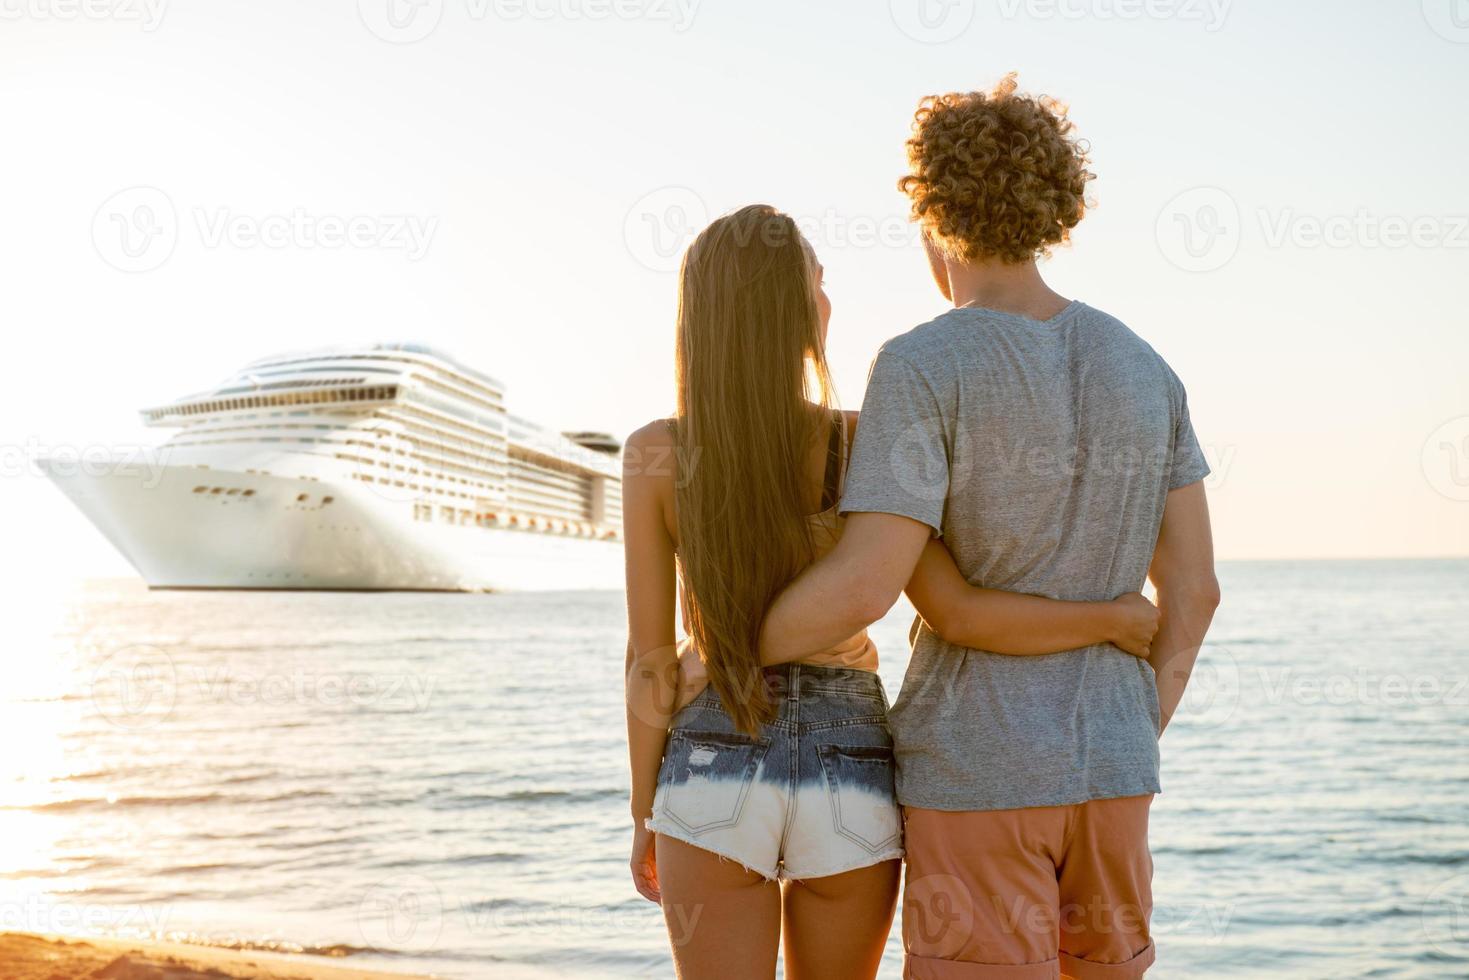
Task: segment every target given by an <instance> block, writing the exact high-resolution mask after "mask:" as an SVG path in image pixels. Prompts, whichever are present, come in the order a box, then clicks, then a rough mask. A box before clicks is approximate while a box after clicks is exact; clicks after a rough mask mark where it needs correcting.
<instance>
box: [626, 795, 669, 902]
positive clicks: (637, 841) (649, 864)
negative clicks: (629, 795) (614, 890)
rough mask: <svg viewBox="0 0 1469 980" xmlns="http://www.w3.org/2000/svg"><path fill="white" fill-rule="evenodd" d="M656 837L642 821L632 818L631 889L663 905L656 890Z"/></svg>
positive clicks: (661, 896)
mask: <svg viewBox="0 0 1469 980" xmlns="http://www.w3.org/2000/svg"><path fill="white" fill-rule="evenodd" d="M657 841H658V835H657V834H655V833H654V832H653V831H651V830H649V829H648V828H647V827H645V826H644V825H643V821H642V820H639V819H637V818H636V817H634V818H633V827H632V860H631V861H630V862H628V863H629V866H630V867H631V868H632V883H633V887H634V888H636V889H637V890H638V894H639V895H641V896H643V897H644V898H646V899H647V900H648V901H650V902H654V903H656V904H659V905H661V904H663V894H662V892H660V891H659V889H658V854H657V847H656V844H657Z"/></svg>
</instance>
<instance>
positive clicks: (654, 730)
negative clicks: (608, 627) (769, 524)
mask: <svg viewBox="0 0 1469 980" xmlns="http://www.w3.org/2000/svg"><path fill="white" fill-rule="evenodd" d="M672 459H673V457H672V443H671V440H670V439H669V436H668V433H667V430H666V427H665V426H664V424H663V423H661V422H655V423H653V424H652V425H649V426H645V427H644V428H643V429H640V430H639V431H638V432H636V433H634V434H633V435H632V437H631V438H629V439H628V443H627V447H626V450H625V451H624V454H623V475H622V509H623V518H622V519H623V549H624V554H625V559H626V564H627V624H628V640H627V661H626V664H625V666H626V679H627V683H626V689H625V694H626V699H627V746H628V759H629V762H630V764H631V768H632V800H631V804H632V820H633V853H632V862H631V866H632V874H633V883H634V884H635V885H636V887H637V889H638V891H639V893H641V894H642V895H643V896H644V897H645V898H648V899H649V900H651V901H654V902H656V901H658V900H659V892H658V877H657V866H656V862H655V860H654V852H653V835H652V834H651V833H650V832H649V831H648V830H647V829H646V828H645V827H644V821H645V820H646V819H647V818H648V817H649V816H651V815H652V813H653V794H654V791H655V789H656V788H657V782H658V768H659V766H660V765H661V763H662V761H663V748H664V743H665V741H666V739H667V735H668V721H669V719H670V718H671V717H672V715H673V710H674V702H675V697H676V688H677V683H678V655H677V647H676V646H675V636H674V604H675V602H676V601H677V578H676V572H675V569H674V543H673V537H672V535H671V534H670V533H669V530H668V528H669V525H670V523H671V521H670V517H671V515H672V503H673V472H672V466H673V463H672Z"/></svg>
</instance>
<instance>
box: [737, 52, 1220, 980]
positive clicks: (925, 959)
mask: <svg viewBox="0 0 1469 980" xmlns="http://www.w3.org/2000/svg"><path fill="white" fill-rule="evenodd" d="M1070 129H1071V125H1070V123H1069V122H1067V121H1066V119H1065V113H1064V109H1060V108H1059V107H1057V106H1056V105H1055V104H1054V103H1051V102H1050V101H1048V100H1044V99H1036V98H1032V97H1029V96H1024V95H1020V94H1017V93H1016V91H1015V82H1014V79H1013V77H1011V78H1007V79H1006V80H1005V81H1004V82H1003V83H1001V85H1000V86H999V87H998V88H997V89H996V90H995V91H994V92H993V93H989V94H980V93H970V94H954V95H946V96H939V97H934V98H929V99H926V100H924V102H923V103H922V105H921V106H920V107H919V110H918V113H917V116H916V119H915V124H914V135H913V137H912V139H911V140H910V141H909V144H908V149H909V161H910V165H911V169H910V174H909V175H908V176H907V177H905V178H904V179H903V181H902V182H901V186H902V188H903V190H904V191H905V192H906V193H907V194H908V195H909V197H910V199H911V200H912V204H913V213H914V216H915V218H916V219H917V220H918V221H919V222H921V224H922V227H923V232H924V239H925V243H926V248H927V251H928V256H929V260H930V264H931V266H932V270H933V274H934V277H935V279H936V281H937V283H938V287H939V289H940V291H942V292H943V294H944V296H945V298H947V299H949V300H950V301H952V303H953V304H954V309H953V310H951V311H949V312H947V313H945V314H944V315H942V316H940V317H938V318H937V319H935V320H933V321H931V322H929V323H926V324H923V325H922V326H919V327H917V328H915V329H913V330H911V331H909V332H908V333H906V334H903V335H902V336H900V337H896V338H894V339H893V340H891V341H889V342H888V343H887V344H885V345H884V346H883V348H882V350H881V352H880V353H879V354H878V357H877V359H876V361H875V362H874V364H873V367H872V373H871V376H870V379H869V382H868V389H867V394H866V400H865V402H864V404H863V409H862V416H861V421H860V424H859V426H858V432H857V437H856V443H855V446H854V454H853V459H852V463H851V470H850V473H849V476H848V480H847V488H848V489H847V491H846V494H845V496H844V498H843V500H842V505H841V509H842V511H843V512H844V513H846V514H848V515H849V517H848V520H847V524H846V528H845V531H844V533H843V535H842V538H841V541H840V543H839V544H838V546H837V547H836V549H835V550H834V551H832V552H831V553H830V554H829V555H828V556H827V557H826V558H824V559H822V560H821V561H819V562H817V563H815V564H814V565H812V566H811V567H810V568H808V569H807V570H806V571H805V572H804V573H803V574H802V575H801V576H799V577H798V578H797V579H796V580H795V581H794V582H792V584H791V585H790V586H789V587H788V588H787V589H786V590H785V591H784V592H783V593H782V594H781V595H780V596H779V598H778V599H777V600H776V602H775V603H774V604H773V605H772V606H771V608H770V610H769V611H768V614H767V617H766V620H765V623H764V627H763V629H762V632H761V658H762V660H763V661H764V662H766V663H780V662H785V661H789V660H795V659H799V658H800V657H802V656H804V655H805V654H807V653H809V652H811V651H813V650H817V649H821V648H824V647H827V646H830V645H831V644H833V643H835V642H837V641H839V640H841V639H842V638H844V637H848V636H851V635H852V634H854V633H855V632H857V631H858V630H860V629H861V628H863V627H865V626H867V625H868V624H870V623H872V622H874V621H876V620H877V619H879V618H881V617H882V616H883V615H884V614H885V613H886V612H887V611H888V609H890V608H891V606H892V604H893V602H894V601H895V600H896V599H897V597H898V594H899V593H900V592H901V591H902V589H903V587H904V585H905V584H906V583H907V581H908V578H909V576H910V575H911V573H912V571H913V569H914V566H915V564H916V562H917V560H918V557H919V554H920V552H921V551H922V549H923V548H924V546H925V544H926V543H927V541H928V539H929V538H930V537H931V536H933V535H941V536H942V538H943V541H944V543H945V544H946V545H947V546H948V548H949V550H950V551H951V552H952V553H953V555H954V558H955V559H956V560H957V561H958V564H959V567H960V569H961V570H962V571H963V572H964V574H965V576H966V577H967V578H968V579H969V581H970V582H972V583H974V584H976V585H983V586H987V587H990V588H1000V589H1006V590H1009V591H1013V592H1024V593H1034V594H1039V595H1046V596H1052V597H1055V598H1062V599H1091V600H1096V599H1108V598H1112V597H1114V596H1117V595H1120V594H1122V593H1124V592H1132V591H1136V590H1137V589H1139V588H1140V587H1141V586H1142V584H1143V581H1144V579H1145V578H1146V577H1149V576H1150V577H1151V579H1152V581H1153V584H1154V586H1155V587H1156V590H1157V598H1158V605H1159V609H1160V612H1161V614H1162V620H1161V626H1160V629H1159V632H1158V634H1157V636H1156V638H1155V640H1154V644H1153V647H1152V652H1151V656H1150V658H1149V659H1148V660H1147V661H1143V660H1139V659H1136V658H1134V657H1130V656H1127V655H1126V654H1124V653H1122V652H1120V651H1118V650H1117V649H1115V648H1112V647H1109V646H1097V647H1090V648H1087V649H1082V650H1075V651H1071V652H1068V653H1063V654H1056V655H1054V656H1046V657H1003V656H998V655H994V654H988V653H985V652H983V651H979V650H966V649H962V648H958V647H955V646H952V645H950V644H948V643H946V642H945V641H944V640H943V639H942V638H941V635H940V632H935V629H933V628H930V626H929V625H925V624H917V628H916V629H915V632H914V636H913V656H912V660H911V662H910V665H909V668H908V675H907V677H906V678H905V680H904V683H903V689H902V692H901V695H900V696H899V698H898V700H897V703H896V704H895V705H894V707H893V710H892V716H891V718H892V727H893V734H894V739H895V746H896V753H897V760H898V796H899V799H900V801H901V802H902V803H903V804H904V820H905V827H906V847H907V852H908V870H907V878H906V881H907V885H906V890H905V900H904V915H903V939H904V949H905V951H906V959H905V968H904V975H905V976H906V977H910V978H913V980H931V978H932V980H947V978H963V980H970V978H974V980H978V978H984V977H1004V978H1007V980H1028V978H1032V977H1034V978H1043V977H1044V978H1050V977H1056V976H1058V975H1064V976H1068V977H1077V978H1093V977H1096V978H1117V980H1122V978H1130V977H1137V976H1141V975H1142V974H1143V973H1144V971H1146V970H1147V968H1148V967H1149V966H1150V965H1151V963H1152V961H1153V955H1154V953H1153V946H1152V941H1151V938H1150V936H1149V932H1148V916H1149V914H1150V911H1151V876H1152V862H1151V858H1150V856H1149V853H1148V846H1147V822H1148V808H1149V804H1150V803H1151V800H1152V796H1153V794H1154V793H1157V792H1158V791H1159V785H1158V735H1159V733H1160V732H1161V731H1162V729H1163V728H1164V727H1166V725H1167V723H1168V719H1169V717H1170V716H1171V715H1172V714H1173V712H1174V710H1175V709H1176V708H1177V706H1178V703H1179V700H1180V698H1181V697H1182V694H1183V689H1184V685H1185V683H1186V682H1187V680H1188V675H1189V671H1190V669H1191V668H1192V665H1193V662H1194V659H1195V657H1196V656H1197V653H1198V649H1199V646H1200V644H1201V643H1202V642H1203V639H1204V634H1205V631H1206V630H1207V628H1208V626H1209V622H1210V620H1211V618H1212V616H1213V612H1214V608H1215V606H1216V605H1217V604H1218V585H1217V583H1216V581H1215V578H1214V571H1213V554H1212V543H1211V538H1210V529H1209V516H1208V508H1207V505H1206V502H1205V498H1204V490H1203V487H1202V484H1201V483H1200V481H1201V480H1202V479H1203V477H1204V476H1205V475H1207V473H1208V467H1207V465H1206V464H1205V462H1204V458H1203V454H1202V452H1201V450H1200V448H1199V444H1198V441H1197V439H1196V438H1195V436H1194V433H1193V429H1192V427H1191V424H1190V422H1189V414H1188V407H1187V402H1186V400H1185V396H1184V389H1183V386H1182V385H1181V383H1180V382H1179V381H1178V378H1177V377H1176V376H1175V375H1174V374H1173V372H1172V371H1171V370H1170V369H1169V367H1168V366H1167V364H1165V363H1164V361H1163V360H1162V358H1160V357H1159V356H1158V355H1157V354H1156V353H1155V352H1154V351H1153V350H1152V348H1150V347H1149V346H1148V345H1147V344H1146V343H1144V342H1143V341H1142V340H1141V339H1139V338H1138V337H1137V336H1136V335H1135V334H1133V333H1132V332H1131V331H1130V330H1128V329H1127V328H1126V327H1125V326H1123V325H1122V324H1121V323H1120V322H1118V321H1117V320H1115V319H1113V318H1112V317H1110V316H1107V315H1106V314H1104V313H1101V312H1099V311H1097V310H1094V309H1092V308H1091V307H1088V306H1086V305H1085V304H1083V303H1079V302H1068V301H1067V300H1066V299H1064V298H1062V297H1061V296H1059V295H1058V294H1056V293H1055V292H1053V291H1052V290H1051V289H1050V288H1049V287H1048V286H1047V285H1046V284H1045V282H1044V281H1043V280H1042V278H1041V276H1040V273H1039V272H1038V270H1037V268H1036V259H1037V257H1039V256H1042V255H1044V254H1046V252H1047V250H1048V249H1049V247H1050V246H1052V245H1055V244H1057V243H1060V242H1064V241H1065V240H1066V239H1067V237H1068V233H1069V230H1070V229H1071V228H1072V227H1073V226H1075V225H1076V223H1077V222H1078V221H1080V220H1081V217H1082V214H1083V211H1084V209H1085V204H1084V197H1083V195H1084V191H1085V187H1086V182H1087V181H1088V180H1090V179H1091V177H1092V175H1091V174H1090V173H1088V172H1087V170H1086V167H1085V165H1086V157H1085V153H1084V150H1083V149H1082V148H1081V147H1079V146H1078V144H1077V143H1076V141H1075V139H1074V138H1073V137H1072V136H1071V135H1070ZM934 625H935V626H937V627H938V629H939V630H940V631H942V630H943V626H942V624H934Z"/></svg>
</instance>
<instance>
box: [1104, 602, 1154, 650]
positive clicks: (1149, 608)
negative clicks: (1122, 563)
mask: <svg viewBox="0 0 1469 980" xmlns="http://www.w3.org/2000/svg"><path fill="white" fill-rule="evenodd" d="M1110 607H1111V608H1110V610H1109V611H1110V612H1111V613H1112V616H1113V619H1114V625H1113V628H1112V629H1113V632H1112V635H1111V636H1110V637H1109V638H1108V639H1109V641H1110V642H1111V644H1112V645H1113V646H1115V647H1118V648H1119V649H1121V650H1122V651H1124V652H1126V653H1130V654H1132V655H1133V656H1134V657H1141V658H1143V659H1144V660H1146V659H1147V658H1148V654H1149V653H1151V652H1152V645H1153V637H1154V636H1157V635H1158V626H1159V624H1160V623H1161V622H1162V621H1163V615H1162V613H1160V612H1158V607H1157V606H1155V605H1153V604H1152V603H1151V602H1149V601H1148V600H1147V599H1146V598H1145V597H1144V596H1143V594H1142V593H1141V592H1129V593H1127V594H1126V595H1120V596H1118V597H1117V598H1115V599H1113V600H1112V602H1111V603H1110Z"/></svg>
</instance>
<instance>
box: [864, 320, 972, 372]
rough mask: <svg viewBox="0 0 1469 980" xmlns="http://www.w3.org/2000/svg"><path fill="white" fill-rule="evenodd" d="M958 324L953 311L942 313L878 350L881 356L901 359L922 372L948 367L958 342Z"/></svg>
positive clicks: (898, 336) (894, 338)
mask: <svg viewBox="0 0 1469 980" xmlns="http://www.w3.org/2000/svg"><path fill="white" fill-rule="evenodd" d="M955 320H956V317H955V316H954V311H953V310H948V311H946V312H944V313H940V314H939V315H938V316H936V317H934V318H933V319H932V320H927V321H925V322H923V323H920V324H918V326H916V327H913V328H912V329H911V330H907V331H905V332H903V333H900V334H898V335H897V336H896V337H891V338H889V339H888V340H887V341H886V342H885V343H884V344H883V345H882V346H881V347H879V348H878V349H877V353H878V356H879V357H881V356H882V355H884V354H887V355H890V356H892V357H899V358H902V359H903V360H905V361H907V362H908V363H909V364H912V365H913V366H914V367H918V368H926V367H930V366H934V365H942V364H944V363H947V361H948V357H947V356H946V355H947V353H948V352H949V350H950V349H951V347H952V346H953V344H954V342H955V340H956V335H955V332H954V326H955Z"/></svg>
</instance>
